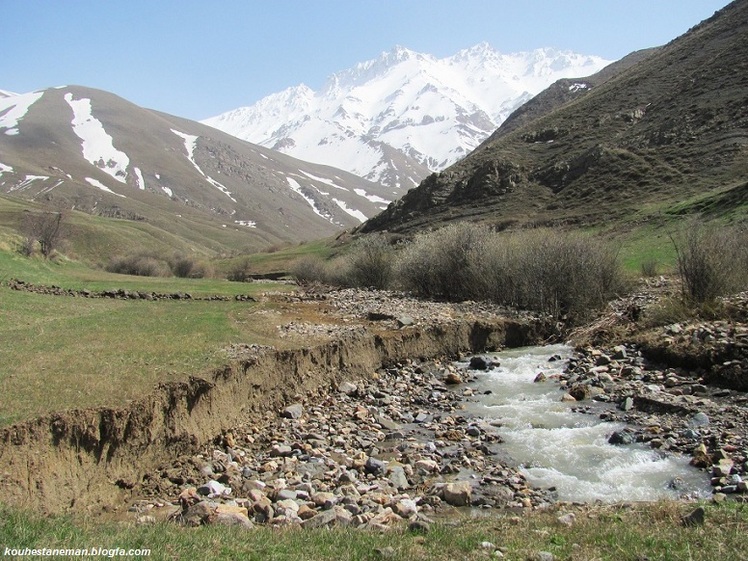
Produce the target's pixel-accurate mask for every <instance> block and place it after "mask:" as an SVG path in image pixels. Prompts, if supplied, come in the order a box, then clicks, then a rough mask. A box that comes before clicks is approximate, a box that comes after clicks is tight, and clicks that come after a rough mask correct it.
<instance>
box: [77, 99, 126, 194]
mask: <svg viewBox="0 0 748 561" xmlns="http://www.w3.org/2000/svg"><path fill="white" fill-rule="evenodd" d="M65 101H67V102H68V105H70V108H71V109H72V110H73V120H72V121H71V123H72V125H73V131H74V132H75V134H76V135H77V136H78V138H80V139H81V147H82V148H83V157H84V158H85V159H86V160H87V161H88V162H90V163H91V165H94V166H96V167H97V168H99V169H100V170H102V171H103V172H105V173H107V174H109V175H111V176H112V177H113V178H114V179H116V180H117V181H119V182H120V183H125V182H126V179H127V166H129V165H130V158H129V157H128V156H127V154H125V153H124V152H122V151H121V150H117V149H116V148H115V147H114V143H113V140H112V137H111V136H109V134H107V132H106V130H105V129H104V125H103V124H102V123H101V121H99V120H98V119H96V118H95V117H94V116H93V115H92V113H91V100H90V99H88V98H87V97H83V98H81V99H73V94H72V93H69V92H68V93H66V94H65ZM115 194H116V193H115Z"/></svg>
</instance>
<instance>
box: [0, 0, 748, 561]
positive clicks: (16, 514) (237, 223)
mask: <svg viewBox="0 0 748 561" xmlns="http://www.w3.org/2000/svg"><path fill="white" fill-rule="evenodd" d="M745 37H748V0H736V1H734V2H732V3H730V4H729V5H727V6H726V7H724V8H723V9H722V10H720V11H719V12H717V13H715V15H714V16H712V17H711V18H709V19H707V20H705V21H703V22H701V23H698V24H697V25H695V26H694V27H693V28H691V29H690V30H689V31H688V32H687V33H685V34H683V35H682V36H680V37H677V38H675V39H673V40H672V41H670V42H669V43H667V44H666V45H663V46H660V47H653V48H647V49H644V50H641V51H637V52H634V53H631V54H630V55H628V56H626V57H624V58H622V59H621V60H619V61H617V62H612V63H610V62H611V61H607V60H604V59H602V58H600V57H587V56H584V55H577V54H575V53H572V52H567V51H558V50H554V49H541V50H538V51H533V52H526V53H520V54H515V55H501V54H500V53H498V52H497V51H494V50H493V49H492V48H491V47H490V46H489V45H488V44H487V43H482V44H479V45H477V46H475V47H473V48H470V49H466V50H463V51H460V52H458V53H457V54H456V55H453V56H450V57H446V58H441V59H440V58H437V57H434V56H431V55H426V54H423V53H418V52H416V51H412V50H409V49H406V48H404V47H395V48H394V49H393V50H392V51H390V52H386V53H383V54H382V55H381V56H380V57H379V58H376V59H372V60H370V61H368V62H363V63H359V64H358V65H356V66H354V67H352V68H350V69H349V70H345V71H342V72H339V73H337V74H334V75H333V76H332V77H331V78H330V79H329V80H328V82H327V84H326V85H325V86H324V87H323V88H322V89H321V90H320V91H314V90H312V89H311V88H308V87H306V86H298V87H295V88H290V89H287V90H286V91H284V92H281V93H278V94H273V95H270V96H268V97H266V98H264V99H263V100H261V102H259V103H258V104H256V105H255V106H252V107H245V108H240V109H237V110H236V111H233V112H229V113H225V114H223V115H221V116H219V117H216V118H215V119H208V120H206V121H204V122H196V121H191V120H188V119H184V118H181V117H177V116H173V115H168V114H165V113H162V112H159V111H155V110H151V109H146V108H143V107H140V106H138V105H136V104H134V103H131V102H130V101H127V100H125V99H123V98H121V97H119V96H117V95H115V94H113V93H110V92H106V91H103V90H98V89H95V88H89V87H84V86H74V85H70V86H60V87H55V88H48V89H44V90H39V91H37V92H33V93H24V94H14V93H11V92H5V91H0V394H2V395H3V396H4V399H2V400H0V465H1V466H2V468H1V469H0V552H2V551H3V547H5V544H7V548H10V549H7V550H6V553H5V556H10V557H13V556H17V555H22V554H20V553H18V551H21V550H19V549H18V548H24V547H29V548H35V547H73V548H78V547H81V548H83V547H89V546H93V545H96V546H97V547H98V546H99V544H100V545H103V546H105V547H111V548H120V547H122V548H123V549H124V550H132V551H135V550H138V551H140V552H141V553H139V554H138V555H141V556H142V557H143V558H145V557H146V556H147V554H143V553H142V550H141V548H146V549H150V550H152V552H153V556H152V557H153V558H157V559H175V558H198V557H199V558H207V559H234V558H242V557H246V558H251V559H254V558H257V559H260V558H274V559H303V558H308V559H390V558H392V559H398V558H403V559H424V560H425V559H429V560H433V559H437V560H439V559H444V560H447V559H455V558H464V559H476V560H477V559H485V558H497V559H501V558H508V559H530V560H542V561H554V560H557V559H606V560H608V559H610V560H613V559H616V560H618V559H631V560H632V561H633V560H637V561H642V560H643V559H703V560H715V561H716V560H717V559H719V560H722V559H743V558H745V556H746V554H747V553H748V546H746V541H745V535H746V530H747V529H748V515H747V513H746V509H745V503H746V502H748V487H746V481H748V397H747V396H748V393H747V392H748V299H747V298H746V294H747V292H746V291H748V284H747V282H748V281H747V280H746V279H748V275H747V274H746V272H747V271H748V243H746V242H747V240H748V228H747V226H746V225H747V224H748V222H747V221H746V209H748V206H746V202H747V201H746V191H747V188H746V186H747V185H748V183H747V181H748V175H747V172H748V167H746V161H747V160H746V155H747V154H746V150H747V149H748V148H747V147H748V112H747V111H748V109H747V107H748V106H747V105H746V103H745V101H746V100H745V91H747V88H748V67H747V66H746V60H747V59H746V56H745V55H748V42H747V41H746V39H745ZM499 63H501V64H503V65H504V66H501V64H499ZM498 68H503V70H502V72H503V73H502V72H497V69H498ZM582 70H585V72H582ZM587 71H589V72H587ZM450 80H451V82H450ZM450 84H451V85H450ZM531 86H532V87H531ZM499 93H501V95H499ZM505 94H506V95H505ZM535 94H537V95H535ZM206 123H207V124H206ZM455 123H457V125H455ZM219 124H220V125H221V128H224V130H225V131H227V132H224V131H221V130H218V129H217V128H213V127H214V126H219ZM209 125H211V126H209ZM229 132H230V133H231V134H229ZM233 134H235V135H237V136H232V135H233ZM238 137H245V138H246V139H241V138H238ZM297 157H303V158H307V157H308V158H310V159H315V160H317V161H318V162H320V163H310V162H306V161H303V160H301V159H296V158H297ZM331 166H336V167H331ZM344 169H347V170H348V171H343V170H344ZM11 549H12V551H11ZM32 555H36V554H32ZM71 555H73V554H71ZM75 555H78V554H75ZM75 555H73V556H75ZM81 555H82V554H81ZM122 555H124V554H122Z"/></svg>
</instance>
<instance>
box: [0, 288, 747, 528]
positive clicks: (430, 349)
mask: <svg viewBox="0 0 748 561" xmlns="http://www.w3.org/2000/svg"><path fill="white" fill-rule="evenodd" d="M658 282H659V283H660V284H659V285H658V286H655V284H657V283H654V284H653V283H650V285H648V286H644V287H643V290H642V292H641V293H639V294H637V295H634V296H632V297H629V298H627V299H625V300H622V301H620V302H616V303H614V304H612V305H611V307H610V309H609V310H607V311H606V312H605V314H604V315H603V316H601V317H600V318H598V320H597V321H596V322H595V323H594V324H590V325H588V326H586V327H585V328H584V329H579V330H577V331H576V332H574V333H571V334H569V333H563V332H562V331H561V330H560V329H559V327H558V326H557V325H556V324H554V323H553V322H550V321H547V320H545V319H543V318H539V317H535V316H532V315H526V314H517V313H509V312H507V311H506V310H501V309H498V308H493V307H488V306H485V305H481V304H477V303H462V304H442V303H423V302H419V301H416V300H412V299H409V298H405V297H403V296H400V295H396V294H391V293H380V292H368V291H354V290H345V291H329V292H328V291H322V292H308V293H304V294H299V295H294V296H287V295H286V296H284V295H274V296H271V297H273V298H287V299H292V300H294V304H296V305H301V306H311V307H313V306H320V305H321V304H323V305H324V307H325V309H326V310H327V311H326V313H327V315H328V320H329V321H326V322H325V323H324V324H315V323H302V322H299V323H293V322H292V323H287V324H285V325H282V326H280V328H279V329H280V330H281V335H282V336H283V337H286V338H288V339H289V340H290V341H291V342H292V343H294V345H291V346H292V347H295V348H294V349H292V350H283V351H279V350H276V349H272V348H265V347H256V346H246V347H243V346H234V347H232V348H230V349H227V354H228V355H229V358H227V364H226V366H225V367H223V368H220V369H217V370H215V371H213V372H211V373H209V374H208V375H204V376H200V377H193V378H191V379H190V380H189V381H186V382H183V383H174V384H164V385H161V386H159V387H157V388H156V389H155V390H154V392H153V393H152V394H151V395H149V396H147V397H145V398H143V399H141V400H139V401H137V402H134V403H132V404H131V405H129V406H128V407H126V408H120V409H113V408H112V409H96V410H84V411H71V412H64V413H59V414H54V415H48V416H46V417H43V418H40V419H36V420H34V421H32V422H27V423H22V424H18V425H14V426H12V427H9V428H5V429H3V431H2V432H1V433H0V462H2V465H3V468H2V481H1V485H2V486H1V487H0V489H1V490H2V500H3V501H4V502H8V503H13V504H19V505H28V506H32V507H33V508H36V509H39V510H43V511H47V512H61V511H71V510H72V511H75V512H91V513H95V514H98V513H102V514H109V515H116V516H118V517H120V516H122V517H125V518H127V519H131V520H135V521H138V522H141V523H150V522H153V521H155V520H158V519H163V518H168V519H171V520H173V521H175V522H176V523H182V524H188V525H199V524H211V523H225V524H236V525H242V526H246V527H251V526H252V525H255V524H271V525H279V526H286V525H291V526H302V527H320V526H330V525H354V526H359V527H367V528H381V527H388V526H390V525H392V524H394V523H405V521H407V522H408V523H410V524H412V525H414V526H416V527H417V526H419V525H425V524H428V523H429V520H430V519H431V518H433V517H435V516H439V515H440V513H443V512H445V511H446V509H448V508H453V507H463V506H472V507H474V508H482V509H506V508H511V509H517V510H522V509H534V508H542V507H545V506H548V505H549V504H551V503H552V502H553V501H554V500H555V498H556V497H555V494H554V492H553V489H540V488H533V487H532V486H531V485H530V484H529V483H528V482H527V480H526V479H525V477H524V476H523V474H522V472H521V471H520V470H519V468H518V466H517V465H516V463H515V462H513V461H512V458H511V457H510V456H509V455H508V454H507V453H506V450H505V449H504V447H503V445H502V439H501V437H500V436H499V435H498V434H497V432H496V431H495V430H493V429H494V427H492V426H491V425H490V423H486V422H482V421H481V419H479V418H477V417H475V416H474V415H471V414H470V413H469V412H468V410H469V407H466V406H467V405H469V403H470V402H471V400H473V399H474V398H475V395H474V394H475V391H476V390H475V384H474V383H473V382H474V381H475V380H476V377H477V376H478V375H479V374H480V373H481V372H484V371H486V370H487V369H491V368H492V367H493V366H494V365H492V364H491V361H492V355H491V352H492V351H496V350H499V349H502V348H507V347H520V346H526V345H539V344H544V343H548V342H559V341H561V340H563V339H565V338H568V337H572V341H573V343H574V350H573V353H572V356H571V358H570V360H569V362H568V365H567V366H566V367H565V369H564V370H563V371H562V372H560V373H559V374H558V375H554V376H552V377H550V379H544V377H543V376H539V377H538V381H537V383H542V384H553V385H555V386H557V388H558V399H559V400H565V401H568V402H570V403H573V404H574V407H576V408H577V409H578V410H579V411H580V412H582V413H585V414H588V415H596V416H599V417H600V418H602V419H604V420H606V421H608V420H610V421H621V422H624V423H625V424H626V428H625V429H624V430H617V431H611V435H610V438H611V442H612V443H615V444H622V445H626V444H627V443H629V442H638V443H640V444H644V445H645V446H647V447H649V448H652V449H656V450H658V451H661V452H662V453H663V454H682V455H684V456H686V457H687V458H689V459H690V461H691V463H692V464H693V465H694V466H696V467H697V468H699V469H701V470H703V472H704V475H705V478H707V479H708V480H709V481H710V483H711V486H712V490H713V497H714V498H715V500H743V499H744V498H745V497H748V494H747V493H746V483H745V481H744V480H743V478H744V477H745V473H746V470H747V468H748V465H747V464H746V457H747V456H748V450H747V447H748V397H747V394H746V393H745V392H746V390H748V382H747V378H748V376H746V374H745V373H746V372H748V326H747V325H746V318H748V299H747V298H746V297H745V296H738V297H735V298H732V299H730V301H729V303H728V308H729V310H730V314H729V316H730V318H731V319H729V320H724V321H718V322H693V323H686V322H684V323H676V324H669V325H666V326H662V327H648V325H650V324H648V323H647V322H646V321H645V319H644V318H646V316H647V310H648V309H650V308H651V306H653V305H655V303H656V301H657V299H658V298H661V297H662V296H663V294H667V292H668V291H670V290H672V289H673V288H672V287H670V286H669V285H668V283H667V282H665V281H658ZM309 340H315V341H321V342H319V343H316V344H314V345H312V346H304V345H305V342H308V341H309ZM295 343H298V345H295ZM476 353H477V354H478V355H479V356H478V357H475V358H473V359H472V360H470V361H469V362H467V361H465V363H464V366H462V367H460V366H457V365H455V363H454V362H453V360H455V359H457V358H465V357H468V356H470V355H472V354H476ZM673 485H674V487H676V488H677V481H674V482H673Z"/></svg>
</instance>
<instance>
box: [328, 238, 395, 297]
mask: <svg viewBox="0 0 748 561" xmlns="http://www.w3.org/2000/svg"><path fill="white" fill-rule="evenodd" d="M393 253H394V250H393V249H392V246H390V245H389V243H388V242H387V240H386V239H385V238H384V237H382V236H367V237H365V238H362V239H361V240H359V241H358V242H357V243H356V245H355V246H354V248H353V250H352V252H351V254H350V255H349V256H348V257H347V259H346V262H345V263H341V265H343V266H342V268H337V267H333V270H335V271H340V272H341V273H342V274H341V275H340V277H339V278H340V284H343V285H346V286H356V287H361V288H369V287H371V288H378V289H385V288H388V287H389V285H390V282H391V280H392V272H393V263H394V255H393ZM336 284H337V283H336Z"/></svg>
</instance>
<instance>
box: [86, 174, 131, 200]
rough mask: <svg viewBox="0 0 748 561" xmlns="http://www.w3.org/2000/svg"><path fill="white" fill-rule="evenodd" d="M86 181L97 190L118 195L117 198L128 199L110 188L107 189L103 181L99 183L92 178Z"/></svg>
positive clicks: (87, 178)
mask: <svg viewBox="0 0 748 561" xmlns="http://www.w3.org/2000/svg"><path fill="white" fill-rule="evenodd" d="M86 181H88V182H89V183H90V184H91V185H93V186H94V187H96V188H97V189H101V190H102V191H105V192H106V193H109V194H110V195H116V196H117V197H122V198H123V199H126V198H127V197H125V196H124V195H120V194H119V193H115V192H114V191H112V190H111V189H110V188H109V187H107V186H106V185H104V184H103V183H102V182H101V181H99V180H97V179H94V178H92V177H86Z"/></svg>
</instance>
